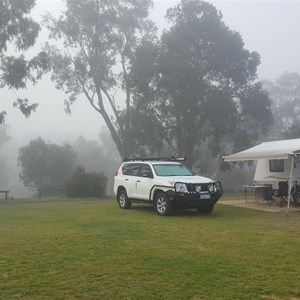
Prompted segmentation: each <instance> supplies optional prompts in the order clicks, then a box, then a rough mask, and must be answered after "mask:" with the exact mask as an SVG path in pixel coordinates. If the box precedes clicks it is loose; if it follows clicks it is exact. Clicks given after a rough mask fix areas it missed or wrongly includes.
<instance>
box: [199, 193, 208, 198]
mask: <svg viewBox="0 0 300 300" xmlns="http://www.w3.org/2000/svg"><path fill="white" fill-rule="evenodd" d="M200 199H210V194H202V195H200Z"/></svg>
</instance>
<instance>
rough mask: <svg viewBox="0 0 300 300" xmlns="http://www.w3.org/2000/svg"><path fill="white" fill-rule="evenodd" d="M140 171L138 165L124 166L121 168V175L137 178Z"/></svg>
mask: <svg viewBox="0 0 300 300" xmlns="http://www.w3.org/2000/svg"><path fill="white" fill-rule="evenodd" d="M139 170H140V165H139V164H124V165H123V167H122V173H123V175H129V176H138V175H139Z"/></svg>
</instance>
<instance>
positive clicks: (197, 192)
mask: <svg viewBox="0 0 300 300" xmlns="http://www.w3.org/2000/svg"><path fill="white" fill-rule="evenodd" d="M182 160H183V159H139V160H137V159H124V162H123V164H122V165H121V167H120V168H119V170H118V171H117V172H116V174H115V177H114V193H115V195H116V196H117V201H118V203H119V206H120V208H123V209H128V208H130V207H131V204H132V203H149V204H153V205H154V208H155V210H156V212H157V213H158V214H159V215H161V216H165V215H168V214H169V213H170V212H171V210H172V209H173V208H196V209H197V210H198V211H199V212H200V213H205V214H209V213H211V212H212V210H213V209H214V205H215V203H216V202H217V201H218V200H219V199H220V198H221V196H222V194H223V190H222V186H221V183H220V182H216V181H213V180H211V179H209V178H206V177H202V176H197V175H194V174H193V173H192V172H191V171H190V170H189V169H188V168H187V167H185V166H184V165H183V164H181V163H180V162H179V161H182Z"/></svg>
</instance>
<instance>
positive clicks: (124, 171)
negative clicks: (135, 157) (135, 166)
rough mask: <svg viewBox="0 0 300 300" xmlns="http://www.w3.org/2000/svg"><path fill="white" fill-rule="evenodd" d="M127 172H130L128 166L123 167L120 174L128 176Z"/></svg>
mask: <svg viewBox="0 0 300 300" xmlns="http://www.w3.org/2000/svg"><path fill="white" fill-rule="evenodd" d="M129 171H130V169H129V164H125V165H123V167H122V173H123V175H129Z"/></svg>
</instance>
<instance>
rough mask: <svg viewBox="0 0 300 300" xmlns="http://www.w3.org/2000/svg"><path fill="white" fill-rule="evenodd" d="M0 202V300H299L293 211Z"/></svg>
mask: <svg viewBox="0 0 300 300" xmlns="http://www.w3.org/2000/svg"><path fill="white" fill-rule="evenodd" d="M17 202H18V200H14V201H12V204H9V205H7V204H6V205H3V203H5V202H4V201H2V202H0V299H195V300H196V299H272V300H273V299H275V300H277V299H293V300H294V299H300V213H299V212H298V213H296V212H294V213H291V215H290V216H289V217H285V216H284V214H278V213H268V212H260V211H255V210H250V209H244V208H236V207H232V206H228V205H221V204H218V205H217V206H216V208H215V210H214V212H213V213H212V214H211V215H209V216H203V215H199V214H198V213H197V212H196V211H193V210H190V211H178V212H176V213H175V214H174V215H172V216H170V217H159V216H157V215H156V214H155V213H154V212H153V210H152V208H151V207H149V206H142V205H133V208H132V209H130V210H121V209H119V208H118V207H117V205H116V203H115V202H114V201H103V200H101V201H96V200H88V201H70V200H67V201H65V199H56V200H55V201H48V200H47V199H46V200H42V201H41V202H37V201H31V200H30V199H28V201H27V200H23V201H21V200H20V201H19V202H21V204H16V203H17Z"/></svg>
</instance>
